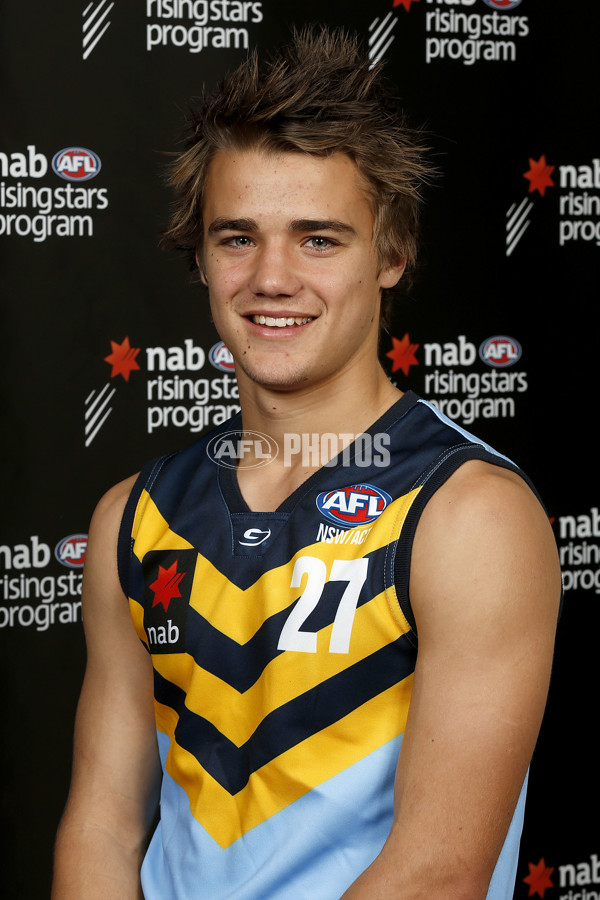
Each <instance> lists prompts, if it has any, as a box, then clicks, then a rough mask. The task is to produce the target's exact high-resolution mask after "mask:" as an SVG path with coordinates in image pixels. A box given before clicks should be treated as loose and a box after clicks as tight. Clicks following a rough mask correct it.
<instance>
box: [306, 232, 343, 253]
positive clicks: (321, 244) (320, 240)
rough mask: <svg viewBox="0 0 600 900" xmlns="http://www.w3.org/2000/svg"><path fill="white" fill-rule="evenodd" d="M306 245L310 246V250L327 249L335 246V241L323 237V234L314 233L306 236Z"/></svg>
mask: <svg viewBox="0 0 600 900" xmlns="http://www.w3.org/2000/svg"><path fill="white" fill-rule="evenodd" d="M305 246H307V247H310V248H311V249H312V250H319V251H323V250H329V249H330V248H331V247H335V246H337V243H336V241H333V240H332V239H331V238H326V237H323V235H319V234H317V235H314V236H313V237H310V238H308V240H307V241H306V245H305Z"/></svg>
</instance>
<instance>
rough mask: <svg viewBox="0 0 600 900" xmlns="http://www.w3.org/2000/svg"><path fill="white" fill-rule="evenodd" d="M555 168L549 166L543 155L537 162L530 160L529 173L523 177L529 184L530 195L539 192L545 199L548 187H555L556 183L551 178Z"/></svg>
mask: <svg viewBox="0 0 600 900" xmlns="http://www.w3.org/2000/svg"><path fill="white" fill-rule="evenodd" d="M555 168H556V166H549V165H548V163H547V162H546V157H545V155H544V154H543V153H542V155H541V156H540V158H539V159H538V160H537V161H536V160H535V159H530V160H529V171H528V172H525V173H524V175H523V178H526V179H527V181H528V182H529V193H530V194H532V193H533V191H539V192H540V194H541V195H542V197H543V196H544V194H545V193H546V188H547V187H554V182H553V181H552V178H551V177H550V176H551V175H552V173H553V172H554V169H555Z"/></svg>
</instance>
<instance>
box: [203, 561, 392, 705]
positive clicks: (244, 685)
mask: <svg viewBox="0 0 600 900" xmlns="http://www.w3.org/2000/svg"><path fill="white" fill-rule="evenodd" d="M386 550H387V548H386V547H381V548H380V549H378V550H375V551H373V552H372V553H370V554H368V555H367V556H366V557H365V558H366V559H369V560H370V563H369V572H382V571H383V560H384V558H385V553H386ZM345 588H346V583H345V582H343V581H342V582H328V583H327V584H326V585H325V587H324V588H323V593H322V595H321V598H320V600H319V602H318V604H317V606H316V608H315V609H314V611H313V612H312V613H311V615H310V616H309V617H308V618H307V619H306V621H305V622H304V625H303V626H302V628H303V630H304V631H320V630H321V629H322V628H326V627H327V626H328V625H331V623H332V622H333V620H334V618H335V614H336V612H337V609H338V606H339V602H340V598H341V595H342V593H343V592H344V590H345ZM381 590H383V584H382V585H381V586H380V587H378V586H373V585H372V584H371V583H370V578H367V580H366V582H365V584H364V585H363V587H362V590H361V593H360V596H359V599H358V604H357V605H358V606H362V605H363V604H364V603H367V602H368V601H369V600H371V599H372V596H374V595H376V594H377V593H379V592H380V591H381ZM290 610H291V607H287V608H286V609H284V610H282V611H281V612H279V613H276V614H275V615H273V616H270V617H269V618H268V619H266V620H265V622H263V624H262V625H261V627H260V628H259V629H258V631H257V632H256V634H255V635H254V636H253V637H252V638H251V639H250V640H249V641H248V642H247V643H246V644H244V645H242V646H240V645H239V644H238V643H237V642H236V641H234V640H232V639H231V638H230V637H228V636H227V635H226V634H223V633H222V632H221V631H219V630H218V629H217V628H215V627H214V626H213V625H211V623H210V622H209V621H208V620H207V619H205V618H204V617H203V616H201V615H200V613H198V612H196V610H194V609H193V608H191V607H190V609H189V611H188V616H187V623H186V649H187V650H188V652H189V653H190V655H191V656H192V657H193V659H194V661H195V662H196V664H197V665H198V666H200V667H201V668H203V669H206V671H207V672H210V673H211V674H212V675H216V676H217V677H218V678H220V679H221V680H222V681H225V682H227V684H229V685H231V687H233V688H235V689H236V690H237V691H239V692H240V693H243V692H244V691H247V690H248V688H250V687H252V685H253V684H255V682H256V681H257V680H258V679H259V678H260V676H261V674H262V672H263V670H264V669H265V667H266V666H267V665H268V664H269V663H270V662H271V660H273V659H274V658H275V657H276V656H279V654H280V652H281V651H280V650H278V649H277V643H278V641H279V637H280V635H281V630H282V628H283V625H284V622H285V621H286V619H287V618H288V616H289V614H290ZM231 615H232V617H233V616H235V612H234V611H233V610H232V613H231Z"/></svg>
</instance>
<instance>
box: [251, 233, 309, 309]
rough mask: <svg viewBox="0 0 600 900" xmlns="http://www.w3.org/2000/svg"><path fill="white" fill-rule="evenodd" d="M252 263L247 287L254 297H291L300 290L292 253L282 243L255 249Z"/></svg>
mask: <svg viewBox="0 0 600 900" xmlns="http://www.w3.org/2000/svg"><path fill="white" fill-rule="evenodd" d="M253 263H254V264H253V267H252V272H251V273H250V278H249V281H248V287H249V288H250V290H251V291H252V293H253V294H255V295H256V296H263V297H293V296H295V294H296V293H297V292H298V291H299V290H300V286H301V280H300V277H299V275H298V273H297V271H296V265H295V262H294V255H293V252H292V250H290V249H289V248H287V247H286V246H285V245H284V244H283V243H282V242H276V243H275V242H274V243H265V244H263V245H262V246H261V247H259V248H257V252H256V253H255V254H254V258H253Z"/></svg>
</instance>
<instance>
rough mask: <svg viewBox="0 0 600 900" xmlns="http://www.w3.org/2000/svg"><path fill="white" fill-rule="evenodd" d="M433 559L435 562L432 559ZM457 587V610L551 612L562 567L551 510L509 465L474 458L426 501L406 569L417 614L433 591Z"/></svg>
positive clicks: (443, 592)
mask: <svg viewBox="0 0 600 900" xmlns="http://www.w3.org/2000/svg"><path fill="white" fill-rule="evenodd" d="M432 559H435V560H436V564H435V566H432V565H431V560H432ZM451 594H454V595H455V596H454V597H453V603H456V600H457V597H458V598H459V606H458V610H459V612H460V611H461V610H464V611H465V612H469V610H470V605H469V604H471V603H476V609H475V608H474V609H473V612H475V611H477V612H479V613H485V612H486V611H491V610H492V609H493V608H494V606H495V605H499V604H502V605H503V607H504V608H505V609H506V608H509V609H510V608H514V609H515V612H516V613H518V615H520V616H521V617H524V616H526V615H527V614H528V613H529V614H530V615H531V616H532V617H535V616H539V615H540V614H542V613H545V614H547V615H548V617H549V618H550V619H552V618H554V620H555V617H556V611H557V606H558V602H559V598H560V570H559V564H558V553H557V549H556V543H555V540H554V535H553V533H552V529H551V526H550V523H549V521H548V517H547V515H546V513H545V511H544V509H543V507H542V505H541V503H540V502H539V500H538V498H537V497H536V495H535V494H534V492H533V491H532V490H531V488H530V487H529V485H528V484H527V483H526V482H525V481H524V479H523V478H521V477H520V476H519V475H518V474H517V473H515V472H513V471H512V470H510V469H506V468H503V467H500V466H494V465H491V464H489V463H485V462H482V461H478V460H474V461H471V462H469V463H466V464H465V465H463V466H461V467H460V468H459V469H458V470H457V471H456V472H455V473H454V474H453V475H452V476H451V477H450V478H449V479H448V481H447V482H446V483H445V484H444V485H443V486H442V487H441V488H440V489H439V490H438V491H437V493H436V494H435V495H434V496H433V498H432V499H431V500H430V502H429V503H428V505H427V507H426V508H425V510H424V512H423V515H422V518H421V521H420V523H419V526H418V528H417V533H416V536H415V544H414V551H413V561H412V568H411V597H412V598H413V605H415V614H416V615H418V614H420V615H421V617H422V618H423V617H425V618H426V617H427V614H428V610H429V609H430V608H431V605H430V602H429V600H430V598H432V597H433V598H437V599H438V601H439V602H443V598H444V597H450V595H451Z"/></svg>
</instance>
